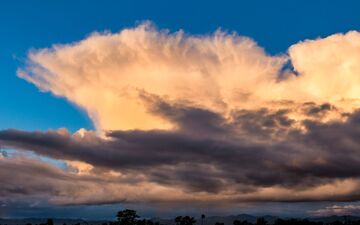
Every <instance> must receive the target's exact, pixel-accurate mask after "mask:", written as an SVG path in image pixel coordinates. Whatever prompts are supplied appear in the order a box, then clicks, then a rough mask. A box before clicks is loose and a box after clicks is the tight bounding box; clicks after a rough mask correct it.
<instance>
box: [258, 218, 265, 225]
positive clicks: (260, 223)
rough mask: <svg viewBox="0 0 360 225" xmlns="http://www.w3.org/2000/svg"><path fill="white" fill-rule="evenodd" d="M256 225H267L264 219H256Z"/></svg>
mask: <svg viewBox="0 0 360 225" xmlns="http://www.w3.org/2000/svg"><path fill="white" fill-rule="evenodd" d="M256 225H267V221H266V220H265V218H264V217H260V218H257V220H256Z"/></svg>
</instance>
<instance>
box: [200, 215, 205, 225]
mask: <svg viewBox="0 0 360 225" xmlns="http://www.w3.org/2000/svg"><path fill="white" fill-rule="evenodd" d="M204 219H205V215H204V214H201V225H204Z"/></svg>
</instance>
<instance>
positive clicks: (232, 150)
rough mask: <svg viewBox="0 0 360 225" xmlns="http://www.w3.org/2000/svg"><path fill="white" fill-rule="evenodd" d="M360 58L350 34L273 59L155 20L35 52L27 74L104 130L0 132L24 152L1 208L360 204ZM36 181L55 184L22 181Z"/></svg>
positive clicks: (251, 45)
mask: <svg viewBox="0 0 360 225" xmlns="http://www.w3.org/2000/svg"><path fill="white" fill-rule="evenodd" d="M359 62H360V34H359V33H358V32H355V31H352V32H348V33H346V34H334V35H331V36H329V37H326V38H323V39H317V40H306V41H303V42H299V43H297V44H294V45H292V46H291V47H290V48H289V51H288V53H284V54H281V55H276V56H270V55H268V54H266V52H265V51H264V50H263V49H262V48H261V47H259V46H257V44H256V43H255V41H253V40H251V39H250V38H247V37H241V36H239V35H237V34H227V33H225V32H223V31H220V30H219V31H216V32H215V33H214V34H212V35H208V36H192V35H189V34H186V33H184V31H178V32H175V33H170V32H169V31H167V30H158V29H156V28H155V27H154V26H153V25H151V24H150V23H143V24H140V25H139V26H137V27H135V28H128V29H124V30H122V31H120V32H119V33H115V34H111V33H94V34H92V35H90V36H89V37H87V38H86V39H84V40H82V41H80V42H75V43H72V44H66V45H54V46H53V47H52V48H49V49H40V50H33V51H31V52H30V53H29V55H28V61H27V64H26V65H25V66H24V67H23V68H20V69H19V71H18V75H19V77H21V78H23V79H25V80H27V81H29V82H31V83H33V84H35V85H36V86H37V87H38V88H39V89H40V90H42V91H49V92H51V93H53V94H54V95H57V96H62V97H65V98H66V99H68V100H69V101H70V102H73V103H74V104H76V105H77V106H79V107H81V108H82V109H84V110H85V111H86V112H87V113H88V116H89V117H90V118H91V119H92V121H93V123H94V125H95V127H96V130H95V131H87V130H84V129H80V130H79V131H78V132H76V133H74V134H71V133H69V131H67V130H66V129H65V128H62V129H59V130H49V131H46V132H44V131H33V132H30V131H21V130H17V129H7V130H2V131H0V145H1V146H3V147H5V148H11V149H15V150H16V152H17V154H20V153H21V157H20V156H16V157H15V156H10V157H9V156H6V155H5V154H1V155H0V167H1V168H4V169H2V170H1V171H2V172H0V179H1V180H4V181H5V182H6V185H5V186H4V187H6V188H4V189H2V190H1V192H0V193H1V196H2V199H3V201H5V200H6V199H8V198H10V197H12V196H18V195H22V196H28V197H36V196H37V195H40V197H41V198H44V199H45V200H46V201H49V202H52V203H55V204H105V203H114V202H126V203H134V202H146V203H154V202H162V203H164V202H166V203H173V204H181V203H183V202H192V203H194V202H202V203H221V204H237V203H241V202H299V201H356V200H360V192H359V191H358V190H360V189H359V185H360V180H359V177H360V154H359V153H360V152H359V149H360V148H359V147H360V141H359V140H360V139H359V137H360V128H359V125H360V112H359V111H358V109H359V99H358V94H359V90H360V82H359V78H358V74H359V73H360V64H359ZM289 64H291V65H292V67H293V68H291V69H289V68H287V67H286V65H289ZM34 153H35V155H36V156H41V157H47V158H49V159H55V160H59V161H61V162H64V166H63V167H59V166H56V165H53V164H51V163H49V162H46V161H44V160H39V159H35V158H31V157H30V156H29V154H30V155H31V154H34ZM4 171H12V173H14V174H19V175H16V176H9V174H8V173H7V172H4ZM31 176H34V177H43V178H44V180H43V182H45V183H46V185H45V186H41V185H38V184H39V183H41V181H40V180H37V179H34V180H32V181H31V182H22V181H23V180H30V179H31ZM20 184H21V185H20ZM45 189H46V190H45Z"/></svg>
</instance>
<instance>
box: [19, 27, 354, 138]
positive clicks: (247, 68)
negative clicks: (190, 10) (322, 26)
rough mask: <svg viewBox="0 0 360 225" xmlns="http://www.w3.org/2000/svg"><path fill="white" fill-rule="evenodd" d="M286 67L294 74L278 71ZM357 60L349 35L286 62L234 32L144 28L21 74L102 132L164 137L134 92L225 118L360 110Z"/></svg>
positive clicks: (44, 57) (55, 55)
mask: <svg viewBox="0 0 360 225" xmlns="http://www.w3.org/2000/svg"><path fill="white" fill-rule="evenodd" d="M288 60H290V61H291V62H292V64H293V66H294V69H295V70H296V71H297V73H298V75H297V74H295V73H294V72H293V71H291V70H283V69H282V68H283V67H284V65H285V64H286V63H287V61H288ZM359 61H360V34H359V33H358V32H355V31H352V32H348V33H347V34H335V35H332V36H329V37H326V38H323V39H320V38H319V39H316V40H305V41H303V42H299V43H297V44H294V45H292V46H291V47H290V48H289V53H288V54H281V55H276V56H270V55H267V54H266V53H265V52H264V50H263V49H262V48H261V47H259V46H258V45H257V44H256V43H255V42H254V41H253V40H251V39H250V38H247V37H241V36H238V35H237V34H227V33H225V32H222V31H220V30H219V31H216V32H215V33H214V34H212V35H209V36H191V35H187V34H185V33H184V32H183V31H178V32H175V33H170V32H169V31H167V30H157V29H156V28H154V27H153V26H152V25H151V24H150V23H148V22H146V23H143V24H141V25H139V26H137V27H135V28H129V29H124V30H122V31H120V32H119V33H115V34H112V33H106V32H105V33H93V34H92V35H90V36H89V37H87V38H86V39H84V40H82V41H80V42H75V43H72V44H66V45H54V46H53V47H52V48H50V49H40V50H35V51H31V52H30V53H29V61H28V66H27V67H26V68H23V69H21V70H19V71H18V75H19V76H20V77H22V78H24V79H26V80H28V81H29V82H32V83H34V84H35V85H36V86H38V87H39V88H40V89H41V90H44V91H51V92H52V93H54V94H55V95H59V96H64V97H66V98H67V99H68V100H69V101H71V102H73V103H75V104H77V105H78V106H80V107H82V108H83V109H85V110H86V112H87V113H88V114H89V116H90V118H91V119H92V120H93V122H94V124H95V125H96V128H97V130H98V131H103V130H116V129H125V130H126V129H154V128H164V129H169V128H171V127H172V125H171V124H170V123H169V122H168V121H165V120H163V119H162V118H159V117H156V116H154V115H152V114H151V113H149V111H148V109H147V108H146V106H145V104H144V103H143V101H142V100H141V98H140V97H139V92H146V93H150V94H153V95H158V96H161V97H164V98H166V99H167V100H169V101H176V102H182V103H186V104H192V105H197V106H201V107H204V108H208V109H211V110H215V111H218V112H222V113H223V114H224V115H226V114H227V113H229V112H231V110H232V109H235V108H237V109H238V108H260V107H263V106H266V107H277V108H280V107H281V104H280V106H279V104H275V103H274V102H280V101H283V100H289V101H293V102H295V103H303V102H308V101H311V102H318V103H322V102H329V103H331V104H333V105H335V106H337V107H339V108H341V109H344V110H346V111H351V110H353V109H354V108H357V107H358V105H359V103H358V96H359V94H360V93H359V92H360V87H359V85H360V76H359V74H360V63H359ZM279 74H281V78H280V75H279ZM295 114H297V113H295ZM298 116H299V115H298Z"/></svg>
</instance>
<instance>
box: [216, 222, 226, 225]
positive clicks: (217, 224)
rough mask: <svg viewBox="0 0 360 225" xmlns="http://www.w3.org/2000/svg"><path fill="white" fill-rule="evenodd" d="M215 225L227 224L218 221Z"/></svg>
mask: <svg viewBox="0 0 360 225" xmlns="http://www.w3.org/2000/svg"><path fill="white" fill-rule="evenodd" d="M215 225H225V224H224V223H221V222H216V223H215Z"/></svg>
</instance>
